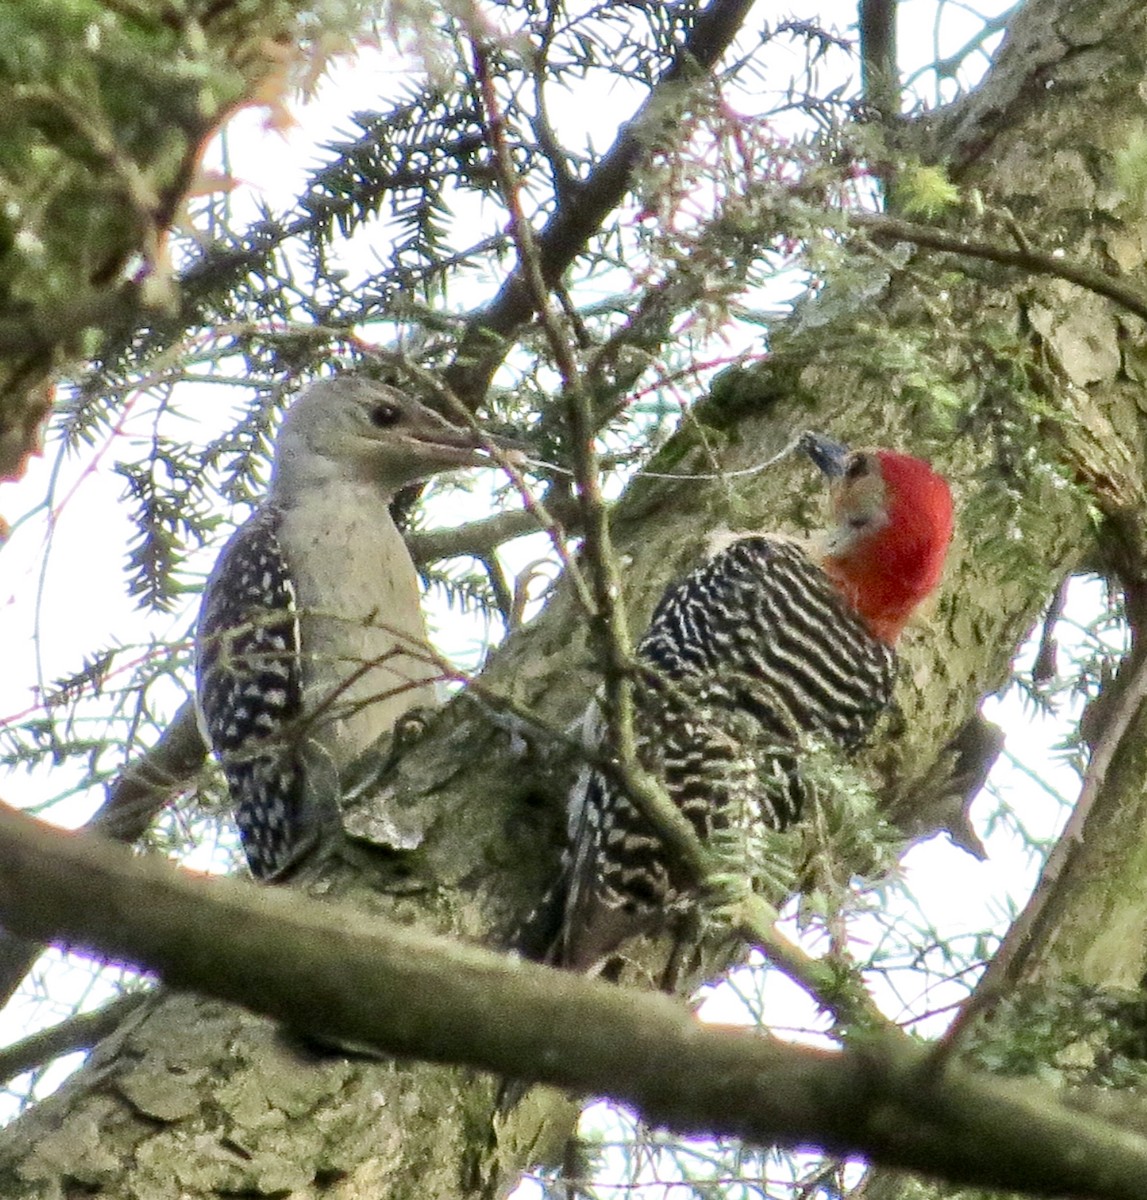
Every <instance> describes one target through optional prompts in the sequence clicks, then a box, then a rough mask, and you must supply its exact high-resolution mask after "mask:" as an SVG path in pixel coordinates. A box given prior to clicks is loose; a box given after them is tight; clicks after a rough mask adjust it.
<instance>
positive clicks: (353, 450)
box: [271, 375, 512, 495]
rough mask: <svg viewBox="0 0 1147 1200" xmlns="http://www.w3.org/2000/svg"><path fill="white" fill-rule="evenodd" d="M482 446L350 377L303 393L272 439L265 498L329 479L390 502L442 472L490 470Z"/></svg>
mask: <svg viewBox="0 0 1147 1200" xmlns="http://www.w3.org/2000/svg"><path fill="white" fill-rule="evenodd" d="M483 441H485V442H486V443H487V444H493V445H497V446H499V447H505V448H507V449H511V450H512V447H511V446H510V445H509V443H506V442H505V441H503V440H502V439H499V438H493V437H489V436H485V435H479V434H478V433H477V432H475V431H474V430H471V429H464V428H461V427H460V426H457V425H452V424H450V422H449V421H446V420H444V419H443V418H442V417H440V416H439V415H438V414H437V413H436V412H433V411H432V410H431V409H429V408H427V407H426V405H424V404H420V403H419V402H418V401H417V400H413V399H411V398H410V397H409V396H405V395H403V394H402V392H400V391H398V390H397V389H396V388H393V387H390V386H388V385H387V384H383V383H376V382H374V381H373V380H370V379H364V378H361V377H358V376H353V375H343V376H339V377H338V378H335V379H324V380H321V381H319V382H317V383H312V384H311V385H310V386H309V387H307V388H305V389H304V390H303V391H302V392H301V393H300V395H299V397H298V399H297V400H296V401H295V402H294V404H292V405H291V407H290V408H289V409H288V410H287V415H286V416H285V417H284V418H283V424H282V426H281V428H280V429H279V435H278V437H277V438H276V439H275V465H274V473H273V475H272V478H271V487H272V490H279V491H281V490H283V489H284V488H286V489H290V488H292V487H295V486H297V485H298V484H307V483H319V482H323V481H325V480H330V479H336V478H341V479H347V480H358V481H361V482H366V483H373V484H376V485H377V486H378V487H379V488H380V489H381V490H382V491H383V492H385V493H388V494H390V495H393V494H394V493H396V492H398V491H399V490H401V489H402V488H404V487H405V486H406V485H407V484H410V483H415V482H417V481H418V480H420V479H426V478H428V477H429V476H431V475H433V474H435V473H436V472H438V471H443V470H447V469H449V468H450V467H463V466H491V465H493V459H492V458H491V457H490V455H489V453H488V452H487V451H485V450H483V448H482V445H483Z"/></svg>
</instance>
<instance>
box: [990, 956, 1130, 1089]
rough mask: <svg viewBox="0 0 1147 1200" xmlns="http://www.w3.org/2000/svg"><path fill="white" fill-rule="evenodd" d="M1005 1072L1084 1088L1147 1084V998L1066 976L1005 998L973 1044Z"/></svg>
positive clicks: (996, 1068)
mask: <svg viewBox="0 0 1147 1200" xmlns="http://www.w3.org/2000/svg"><path fill="white" fill-rule="evenodd" d="M971 1053H972V1056H973V1058H974V1060H975V1061H976V1062H978V1063H980V1064H981V1065H983V1066H984V1067H986V1068H987V1069H989V1070H991V1071H993V1072H995V1073H996V1074H1001V1075H1014V1076H1030V1075H1038V1076H1040V1077H1041V1078H1044V1079H1047V1080H1051V1081H1053V1082H1056V1083H1059V1084H1062V1085H1065V1086H1071V1087H1079V1086H1083V1085H1090V1086H1095V1087H1111V1088H1132V1087H1133V1088H1140V1089H1141V1088H1142V1087H1143V1086H1144V1085H1145V1084H1147V996H1145V995H1144V993H1143V992H1141V991H1138V992H1132V991H1122V990H1118V989H1106V990H1104V989H1100V988H1096V987H1092V986H1089V985H1085V984H1082V983H1079V982H1078V981H1070V980H1069V981H1065V982H1063V983H1061V984H1060V985H1059V986H1058V987H1052V988H1049V987H1047V986H1041V987H1040V988H1038V989H1030V988H1029V989H1026V990H1021V991H1017V992H1013V993H1011V994H1009V995H1008V996H1007V997H1005V998H1004V999H1003V1000H1002V1002H1001V1004H1000V1006H999V1010H998V1012H997V1014H996V1017H995V1019H994V1020H993V1021H992V1023H991V1025H990V1027H988V1028H985V1029H981V1030H980V1031H979V1032H978V1033H977V1035H976V1037H975V1040H974V1045H973V1046H972V1048H971Z"/></svg>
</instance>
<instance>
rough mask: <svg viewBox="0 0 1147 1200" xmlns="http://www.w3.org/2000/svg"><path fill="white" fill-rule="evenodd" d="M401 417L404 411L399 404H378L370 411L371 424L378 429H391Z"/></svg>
mask: <svg viewBox="0 0 1147 1200" xmlns="http://www.w3.org/2000/svg"><path fill="white" fill-rule="evenodd" d="M401 417H402V409H400V408H399V407H398V405H397V404H376V405H374V406H373V407H372V408H371V410H370V423H371V424H372V425H373V426H374V427H375V428H376V429H390V428H391V427H392V426H394V425H397V424H398V422H399V420H400V419H401Z"/></svg>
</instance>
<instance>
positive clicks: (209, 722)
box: [196, 506, 318, 879]
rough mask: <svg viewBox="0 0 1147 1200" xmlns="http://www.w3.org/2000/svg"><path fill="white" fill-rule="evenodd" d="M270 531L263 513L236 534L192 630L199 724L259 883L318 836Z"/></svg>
mask: <svg viewBox="0 0 1147 1200" xmlns="http://www.w3.org/2000/svg"><path fill="white" fill-rule="evenodd" d="M278 524H279V515H278V513H277V512H276V510H275V509H274V508H272V507H270V506H264V507H263V508H261V509H259V510H258V511H257V512H256V513H255V514H254V515H253V516H252V517H251V518H250V520H248V521H247V522H246V523H245V524H244V525H243V526H241V527H240V528H239V529H238V530H237V531H236V533H235V534H234V535H233V537H232V538H231V540H230V541H229V542H228V543H227V545H226V546H225V547H224V549H223V551H222V553H221V554H220V556H219V559H218V561H217V562H216V565H215V569H214V570H213V571H212V573H211V577H210V579H209V580H208V581H207V586H206V589H205V591H204V597H203V605H202V608H201V611H200V619H199V626H198V630H197V632H196V698H197V706H198V714H199V721H200V726H201V728H202V730H203V733H204V736H205V738H206V739H207V741H208V744H209V745H210V746H211V748H212V750H213V751H214V752H215V754H216V756H217V757H218V759H219V762H220V764H221V765H222V767H223V772H224V775H225V776H226V778H227V783H228V785H229V788H230V791H231V796H232V800H233V804H234V813H235V823H236V825H237V826H238V828H239V834H240V837H241V838H242V841H243V849H244V852H245V854H246V856H247V862H248V864H249V865H250V868H251V872H252V874H253V875H254V876H255V877H256V878H258V879H275V878H278V877H281V876H282V875H283V874H284V873H285V872H286V871H287V870H288V869H289V868H290V867H291V866H292V865H294V863H296V862H297V861H298V859H299V858H300V857H301V856H302V855H303V854H305V852H306V851H307V850H308V849H309V848H310V846H311V844H313V842H314V839H315V837H316V835H317V832H318V830H317V828H316V821H315V819H314V815H313V812H312V805H311V804H310V802H309V798H308V787H307V778H306V775H307V765H306V764H307V755H306V753H305V750H306V747H305V744H304V743H305V736H304V731H303V729H302V728H301V721H300V718H301V716H302V696H303V690H302V671H303V659H302V647H301V646H300V640H299V614H298V611H297V607H296V602H295V591H294V587H293V586H292V583H291V578H290V573H289V570H288V564H287V563H286V562H285V560H284V557H283V553H282V548H281V546H280V544H279V539H278V533H277V531H278ZM312 782H313V781H312Z"/></svg>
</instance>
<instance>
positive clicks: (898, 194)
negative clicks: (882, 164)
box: [894, 162, 960, 220]
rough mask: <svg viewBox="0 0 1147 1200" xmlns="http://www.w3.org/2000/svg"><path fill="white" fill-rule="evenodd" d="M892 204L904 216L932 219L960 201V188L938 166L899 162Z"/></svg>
mask: <svg viewBox="0 0 1147 1200" xmlns="http://www.w3.org/2000/svg"><path fill="white" fill-rule="evenodd" d="M894 199H895V202H896V207H897V208H898V209H899V210H900V211H901V212H903V213H904V214H905V216H909V217H913V216H921V217H927V218H928V219H929V220H934V219H935V218H936V217H939V216H941V215H942V214H943V213H944V212H946V211H947V210H948V209H950V208H953V207H955V205H957V204H958V203H959V201H960V189H959V188H958V187H956V185H955V184H954V183H952V181H951V180H950V179H949V178H948V174H947V172H946V171H945V170H944V168H943V167H942V166H938V165H935V164H932V165H926V164H924V163H921V162H906V163H903V164H902V165H901V166H900V168H899V170H897V172H896V188H895V193H894Z"/></svg>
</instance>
